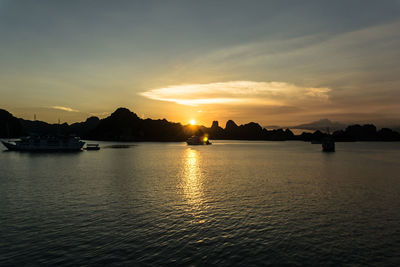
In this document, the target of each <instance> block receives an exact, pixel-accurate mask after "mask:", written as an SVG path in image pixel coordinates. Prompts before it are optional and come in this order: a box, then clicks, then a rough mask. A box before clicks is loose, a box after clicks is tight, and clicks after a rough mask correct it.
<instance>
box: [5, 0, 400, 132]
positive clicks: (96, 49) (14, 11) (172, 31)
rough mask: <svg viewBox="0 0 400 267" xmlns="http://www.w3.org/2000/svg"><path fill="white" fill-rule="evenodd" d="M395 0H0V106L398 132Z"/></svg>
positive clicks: (399, 55) (399, 35)
mask: <svg viewBox="0 0 400 267" xmlns="http://www.w3.org/2000/svg"><path fill="white" fill-rule="evenodd" d="M399 15H400V1H40V0H39V1H7V0H6V1H5V0H0V79H1V83H0V95H1V97H0V107H2V108H5V109H7V110H9V111H11V112H13V113H14V114H15V115H17V116H20V117H25V118H33V114H37V116H38V118H39V119H42V120H46V121H49V122H56V121H57V120H58V118H61V120H62V121H68V122H73V121H80V120H84V119H85V118H86V117H88V116H90V115H97V116H100V117H104V116H106V115H107V114H109V113H110V112H112V111H113V110H115V109H116V108H117V107H120V106H124V107H128V108H130V109H131V110H133V111H134V112H136V113H138V115H139V116H142V117H151V118H167V119H169V120H172V121H179V122H182V123H187V122H188V121H189V120H190V119H196V120H197V121H198V122H199V123H203V124H206V125H209V124H211V122H212V120H220V121H221V122H224V121H226V120H227V119H234V120H235V121H237V122H238V123H245V122H248V121H257V122H259V123H261V124H262V125H270V124H278V125H293V124H297V123H303V122H308V121H310V120H316V119H320V118H329V119H332V120H338V121H343V122H374V123H377V124H382V125H384V124H400V121H399V114H400V105H399V104H398V102H399V100H400V90H399V89H400V88H399V86H400V67H399V65H398V62H400V51H399V49H398V48H399V47H400V31H399V30H398V29H399V28H400V16H399Z"/></svg>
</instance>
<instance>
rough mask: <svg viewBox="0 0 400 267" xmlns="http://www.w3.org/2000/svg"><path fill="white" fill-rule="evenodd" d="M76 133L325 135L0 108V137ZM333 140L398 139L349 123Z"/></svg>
mask: <svg viewBox="0 0 400 267" xmlns="http://www.w3.org/2000/svg"><path fill="white" fill-rule="evenodd" d="M33 133H34V134H37V135H51V134H53V135H54V134H58V135H60V134H61V135H76V136H80V137H81V138H82V139H85V140H98V141H158V142H172V141H179V142H181V141H185V140H187V139H188V138H189V137H190V136H193V135H200V134H208V136H209V138H210V139H211V140H216V139H217V140H218V139H221V140H268V141H286V140H302V141H317V142H318V141H322V140H323V139H324V138H325V137H326V136H327V135H328V134H326V133H323V132H321V131H319V130H316V131H315V132H313V133H306V132H303V133H302V134H300V135H294V134H293V132H292V131H291V130H290V129H274V130H267V129H265V128H263V127H261V126H260V125H259V124H258V123H255V122H250V123H247V124H243V125H237V124H236V123H235V122H234V121H233V120H229V121H227V123H226V126H225V128H222V127H220V126H219V124H218V121H214V122H213V123H212V125H211V127H205V126H201V125H182V124H180V123H174V122H169V121H167V120H166V119H159V120H152V119H141V118H139V117H138V116H137V115H136V114H135V113H133V112H132V111H130V110H129V109H127V108H118V109H117V110H115V111H114V112H113V113H112V114H111V115H110V116H108V117H107V118H104V119H99V118H98V117H90V118H88V119H87V120H86V121H84V122H78V123H73V124H70V125H69V124H67V123H63V124H49V123H46V122H43V121H31V120H25V119H20V118H16V117H14V116H13V115H12V114H11V113H9V112H8V111H6V110H3V109H0V138H17V137H21V136H26V135H30V134H33ZM331 136H332V138H333V139H334V141H336V142H351V141H400V134H399V133H398V132H396V131H393V130H391V129H389V128H382V129H379V130H377V128H376V127H375V126H374V125H372V124H366V125H350V126H347V127H346V128H345V129H344V130H338V131H335V132H333V133H332V134H331Z"/></svg>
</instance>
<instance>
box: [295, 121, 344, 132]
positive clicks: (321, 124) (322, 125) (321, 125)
mask: <svg viewBox="0 0 400 267" xmlns="http://www.w3.org/2000/svg"><path fill="white" fill-rule="evenodd" d="M290 128H292V129H307V130H323V131H325V130H326V128H329V129H330V130H332V131H335V130H341V129H344V128H346V125H345V124H343V123H340V122H332V121H330V120H328V119H321V120H318V121H313V122H310V123H304V124H299V125H296V126H293V127H290Z"/></svg>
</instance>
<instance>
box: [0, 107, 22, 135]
mask: <svg viewBox="0 0 400 267" xmlns="http://www.w3.org/2000/svg"><path fill="white" fill-rule="evenodd" d="M22 131H23V130H22V125H21V122H20V121H19V119H17V118H16V117H14V116H13V115H12V114H11V113H9V112H8V111H6V110H4V109H0V138H13V137H19V136H21V134H22Z"/></svg>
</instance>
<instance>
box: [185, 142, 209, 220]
mask: <svg viewBox="0 0 400 267" xmlns="http://www.w3.org/2000/svg"><path fill="white" fill-rule="evenodd" d="M183 159H184V160H183V161H184V169H183V176H182V188H183V193H184V197H185V199H186V202H187V210H186V211H187V212H188V213H190V214H191V215H192V216H193V217H194V218H193V219H194V221H193V222H196V223H204V222H205V220H203V219H202V218H201V217H202V214H204V211H205V209H206V205H205V203H204V193H203V182H204V181H203V179H204V177H203V175H202V172H201V159H200V153H199V151H197V150H195V149H192V148H187V149H186V150H185V152H184V157H183Z"/></svg>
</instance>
